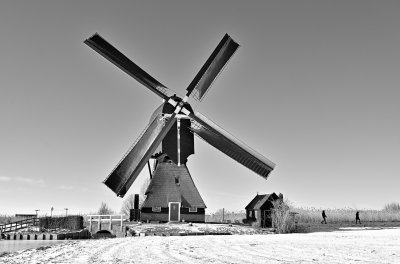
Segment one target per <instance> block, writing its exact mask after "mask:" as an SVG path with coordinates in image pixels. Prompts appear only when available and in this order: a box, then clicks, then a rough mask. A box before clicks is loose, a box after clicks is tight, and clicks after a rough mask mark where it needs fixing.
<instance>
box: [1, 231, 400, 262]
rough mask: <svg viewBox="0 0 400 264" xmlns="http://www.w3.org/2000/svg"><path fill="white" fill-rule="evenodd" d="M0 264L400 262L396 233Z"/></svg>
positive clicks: (118, 247) (117, 242)
mask: <svg viewBox="0 0 400 264" xmlns="http://www.w3.org/2000/svg"><path fill="white" fill-rule="evenodd" d="M0 243H1V242H0ZM0 263H93V264H94V263H400V229H399V228H395V229H383V230H351V231H335V232H326V233H325V232H322V233H309V234H286V235H233V236H197V237H129V238H117V239H107V240H89V241H71V242H70V243H66V244H61V245H56V246H53V247H50V248H47V249H44V250H25V251H22V252H18V253H11V254H9V255H6V256H3V257H0Z"/></svg>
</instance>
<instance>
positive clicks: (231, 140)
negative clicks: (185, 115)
mask: <svg viewBox="0 0 400 264" xmlns="http://www.w3.org/2000/svg"><path fill="white" fill-rule="evenodd" d="M190 117H191V118H192V126H191V130H192V131H193V132H194V133H195V134H196V135H197V136H199V137H200V138H201V139H203V140H204V141H206V142H207V143H209V144H210V145H212V146H214V147H215V148H217V149H219V150H220V151H222V152H223V153H225V154H226V155H228V156H229V157H231V158H232V159H234V160H236V161H237V162H239V163H240V164H242V165H244V166H245V167H247V168H249V169H250V170H252V171H254V172H255V173H257V174H258V175H260V176H261V177H263V178H265V179H267V177H268V175H269V173H270V172H271V171H272V170H273V169H274V167H275V164H274V163H273V162H272V161H270V160H268V159H267V158H265V157H264V156H262V155H261V154H260V153H258V152H257V151H255V150H253V149H251V148H250V147H249V146H247V145H246V144H245V143H243V142H241V141H240V140H238V139H237V138H235V137H234V136H232V135H231V134H229V133H228V132H227V131H225V130H224V129H222V128H221V127H219V126H218V125H216V124H214V123H213V122H211V121H210V120H209V119H207V118H206V117H205V116H203V115H202V114H200V113H196V115H191V116H190Z"/></svg>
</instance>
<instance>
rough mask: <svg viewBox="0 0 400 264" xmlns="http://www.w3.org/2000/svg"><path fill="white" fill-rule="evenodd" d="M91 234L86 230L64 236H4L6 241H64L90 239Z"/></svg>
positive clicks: (15, 234) (37, 234)
mask: <svg viewBox="0 0 400 264" xmlns="http://www.w3.org/2000/svg"><path fill="white" fill-rule="evenodd" d="M89 238H91V234H90V232H89V231H88V230H86V229H84V230H81V231H78V232H70V233H64V234H49V233H32V234H19V233H11V234H6V235H4V238H3V239H5V240H64V239H89Z"/></svg>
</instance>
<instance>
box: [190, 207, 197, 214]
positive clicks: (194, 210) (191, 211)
mask: <svg viewBox="0 0 400 264" xmlns="http://www.w3.org/2000/svg"><path fill="white" fill-rule="evenodd" d="M189 213H197V207H190V208H189Z"/></svg>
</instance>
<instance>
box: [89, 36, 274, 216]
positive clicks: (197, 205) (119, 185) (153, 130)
mask: <svg viewBox="0 0 400 264" xmlns="http://www.w3.org/2000/svg"><path fill="white" fill-rule="evenodd" d="M85 44H87V45H88V46H90V47H91V48H92V49H94V50H95V51H97V52H98V53H99V54H100V55H102V56H103V57H105V58H106V59H107V60H109V61H110V62H112V63H113V64H115V65H116V66H117V67H118V68H120V69H121V70H123V71H124V72H126V73H127V74H129V75H130V76H131V77H133V78H134V79H136V80H137V81H138V82H140V83H141V84H143V85H144V86H145V87H146V88H148V89H149V90H150V91H152V92H153V93H155V94H156V95H158V96H159V97H161V98H162V99H163V104H162V105H161V106H159V107H158V108H157V109H156V110H155V111H154V113H153V115H152V116H151V118H150V122H149V124H148V125H147V126H146V128H145V129H144V131H143V133H142V134H141V135H140V136H139V138H138V139H137V140H136V142H135V143H134V144H133V145H132V147H131V148H130V149H129V150H128V152H127V153H126V155H125V156H124V157H123V158H122V159H121V161H120V162H119V163H118V165H117V166H116V167H115V168H114V169H113V171H112V172H111V174H110V175H109V176H108V177H107V178H106V179H105V180H104V184H105V185H107V186H108V187H109V188H110V189H111V190H112V191H113V192H115V193H116V194H117V195H118V196H120V197H123V196H124V195H125V194H126V192H127V191H128V189H129V188H130V186H131V185H132V184H133V182H134V181H135V180H136V178H137V176H138V175H139V173H140V172H141V171H142V169H143V167H144V166H145V165H146V163H147V162H148V160H149V159H150V158H152V157H153V158H155V159H156V160H157V162H156V167H155V169H154V172H153V177H152V180H151V183H150V185H149V187H148V190H147V198H146V200H145V202H144V205H143V207H142V217H143V219H142V220H156V221H181V220H183V219H185V220H186V221H196V222H204V212H205V208H206V206H205V204H204V201H203V199H202V198H201V196H200V194H199V192H198V190H197V188H196V186H195V184H194V182H193V179H192V177H191V175H190V173H189V170H188V169H187V166H186V164H187V160H188V157H189V156H190V155H191V154H194V135H196V136H198V137H200V138H201V139H203V140H204V141H205V142H207V143H208V144H210V145H212V146H213V147H215V148H216V149H218V150H220V151H222V152H223V153H224V154H226V155H227V156H229V157H231V158H232V159H234V160H236V161H237V162H239V163H240V164H242V165H244V166H245V167H247V168H248V169H250V170H252V171H253V172H255V173H257V174H258V175H260V176H261V177H263V178H265V179H267V177H268V176H269V174H270V172H271V171H272V170H273V169H274V167H275V164H274V163H273V162H271V161H270V160H268V159H267V158H265V157H264V156H263V155H261V154H260V153H258V152H256V151H255V150H253V149H251V148H250V147H249V146H247V145H246V144H245V143H243V142H242V141H240V140H238V139H237V138H235V137H234V136H233V135H231V134H230V133H228V132H227V131H225V130H224V129H222V128H221V127H219V126H218V125H216V124H215V123H213V122H212V121H211V120H209V119H208V118H206V117H205V116H203V115H202V114H200V113H196V114H195V113H194V112H193V109H192V107H191V106H190V105H189V104H188V102H187V101H188V98H189V96H190V97H192V98H194V100H197V101H201V100H202V99H203V97H204V95H205V94H206V93H207V91H208V89H209V88H210V86H211V85H212V83H213V82H214V80H215V78H216V77H217V76H218V75H219V74H220V72H221V71H222V69H223V68H224V67H225V65H226V64H227V62H228V61H229V59H230V58H231V57H232V55H233V54H234V53H235V52H236V50H237V48H238V47H239V45H238V44H237V43H236V42H235V41H234V40H233V39H232V38H231V37H230V36H229V35H227V34H226V35H225V36H224V37H223V38H222V40H221V41H220V42H219V44H218V45H217V47H216V48H215V50H214V51H213V52H212V53H211V55H210V57H209V58H208V59H207V61H206V62H205V64H204V65H203V66H202V68H201V69H200V71H199V72H198V73H197V75H196V76H195V77H194V79H193V80H192V82H191V83H190V84H189V85H188V87H187V88H186V94H185V96H184V97H183V98H180V97H178V96H176V95H175V94H174V95H171V94H170V93H171V91H170V90H169V89H168V88H167V87H166V86H164V85H163V84H162V83H160V82H158V81H157V80H156V79H154V78H153V77H152V76H150V75H149V74H148V73H147V72H145V71H144V70H143V69H141V68H140V67H139V66H137V65H136V64H135V63H133V62H132V61H131V60H130V59H128V58H127V57H126V56H125V55H123V54H122V53H121V52H120V51H118V50H117V49H116V48H115V47H114V46H112V45H111V44H110V43H108V42H107V41H106V40H105V39H103V38H102V37H101V36H100V35H98V34H97V33H96V34H95V35H93V36H92V37H90V38H89V39H87V40H85Z"/></svg>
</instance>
